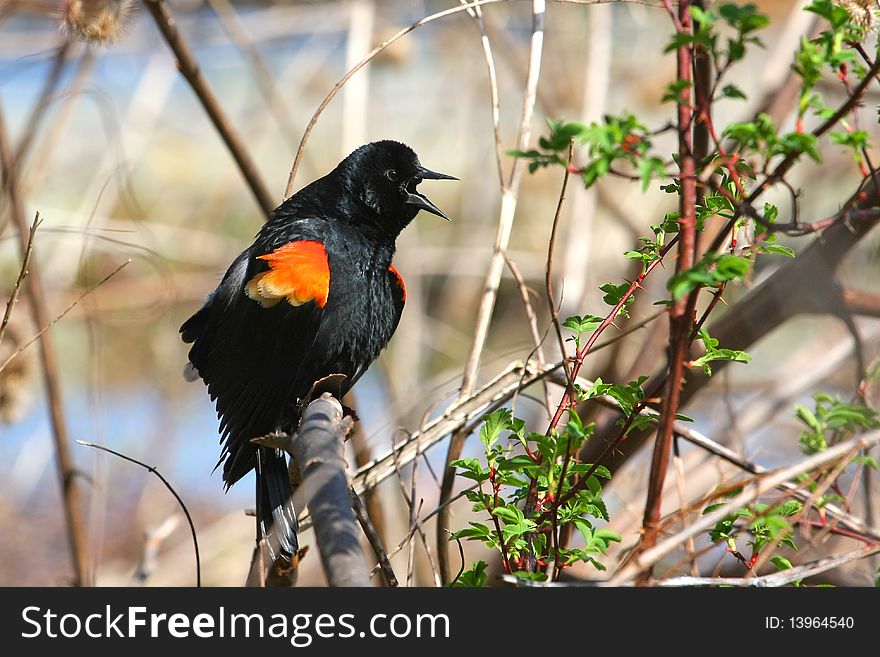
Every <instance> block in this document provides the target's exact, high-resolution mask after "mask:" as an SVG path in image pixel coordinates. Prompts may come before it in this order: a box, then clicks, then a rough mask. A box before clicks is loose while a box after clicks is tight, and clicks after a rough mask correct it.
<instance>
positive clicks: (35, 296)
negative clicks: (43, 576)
mask: <svg viewBox="0 0 880 657" xmlns="http://www.w3.org/2000/svg"><path fill="white" fill-rule="evenodd" d="M0 165H2V169H3V176H2V178H3V187H4V188H5V189H6V192H7V193H8V196H9V204H10V208H11V210H12V212H11V214H12V221H13V223H14V224H15V226H16V227H17V228H18V237H19V243H20V246H21V254H22V259H24V253H25V251H27V248H28V226H27V222H26V221H25V218H24V203H23V201H22V199H21V197H20V187H19V180H18V169H17V167H16V164H15V158H14V155H13V153H12V146H11V144H10V141H9V134H8V132H7V130H6V119H5V117H4V113H3V104H2V100H0ZM29 269H30V281H29V283H28V286H27V293H28V297H29V298H30V304H29V309H30V312H31V317H32V319H33V321H34V324H36V325H37V326H44V325H45V324H47V323H48V321H49V312H48V310H47V307H48V304H47V302H46V294H45V291H44V288H43V282H42V277H41V276H40V269H39V266H38V264H37V262H36V261H33V262H31V263H30V265H29ZM40 361H41V365H42V369H43V380H44V381H45V384H46V386H45V388H46V397H47V402H48V406H49V417H50V420H51V423H52V438H53V440H54V442H55V457H56V463H57V465H58V478H59V483H60V486H61V498H62V500H63V501H64V502H63V507H64V513H65V519H66V521H67V538H68V543H69V547H70V552H71V555H70V556H71V560H72V562H73V572H74V578H73V583H74V585H76V586H86V585H88V584H89V565H88V558H87V556H86V533H85V523H84V521H83V515H82V507H81V505H80V497H79V486H78V483H77V480H76V477H75V471H74V467H73V461H72V459H71V457H70V445H69V438H68V435H67V423H66V421H65V418H64V404H63V402H62V399H61V383H60V380H61V379H60V373H59V368H58V358H57V355H56V353H55V349H54V346H53V344H52V341H51V340H49V339H46V338H43V339H41V340H40Z"/></svg>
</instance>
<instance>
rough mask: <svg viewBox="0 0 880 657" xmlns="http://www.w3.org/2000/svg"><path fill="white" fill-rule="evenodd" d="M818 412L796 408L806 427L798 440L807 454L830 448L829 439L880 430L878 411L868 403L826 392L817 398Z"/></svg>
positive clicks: (814, 397)
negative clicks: (855, 401)
mask: <svg viewBox="0 0 880 657" xmlns="http://www.w3.org/2000/svg"><path fill="white" fill-rule="evenodd" d="M813 400H814V401H815V402H816V406H815V410H810V409H808V408H807V407H806V406H801V405H798V406H795V413H796V415H797V419H798V420H800V421H801V423H803V424H804V425H805V428H804V429H803V430H802V431H801V433H800V436H799V438H798V442H799V443H800V447H801V451H802V452H803V453H804V454H807V455H810V454H816V453H817V452H823V451H825V450H826V449H828V444H829V438H830V437H831V436H832V435H833V436H834V437H835V438H836V439H837V440H842V439H845V438H846V437H848V436H851V435H853V434H855V433H857V432H859V431H864V430H866V429H876V428H878V427H880V418H878V415H877V411H876V410H874V409H873V408H869V407H867V406H865V405H864V404H859V403H847V402H844V401H841V400H840V399H838V398H837V397H832V396H831V395H828V394H826V393H824V392H820V393H816V394H815V395H813Z"/></svg>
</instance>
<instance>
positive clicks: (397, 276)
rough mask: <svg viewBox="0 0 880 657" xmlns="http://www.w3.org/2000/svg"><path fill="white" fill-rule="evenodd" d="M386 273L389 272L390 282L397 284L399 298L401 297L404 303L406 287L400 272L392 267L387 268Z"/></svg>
mask: <svg viewBox="0 0 880 657" xmlns="http://www.w3.org/2000/svg"><path fill="white" fill-rule="evenodd" d="M388 271H389V272H391V278H392V280H394V281H395V282H396V283H397V287H399V288H400V293H401V296H402V297H403V300H404V301H406V285H404V284H403V277H402V276H401V275H400V272H398V271H397V270H396V269H395V268H394V265H391V266H390V267H388Z"/></svg>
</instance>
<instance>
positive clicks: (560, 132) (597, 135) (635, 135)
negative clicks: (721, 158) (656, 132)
mask: <svg viewBox="0 0 880 657" xmlns="http://www.w3.org/2000/svg"><path fill="white" fill-rule="evenodd" d="M547 124H548V125H549V126H550V135H549V136H548V137H541V138H540V139H539V140H538V146H540V149H541V150H528V151H519V150H515V151H509V152H508V155H511V156H513V157H518V158H524V159H526V160H529V165H528V166H529V172H530V173H534V172H535V171H536V170H537V169H538V168H540V167H546V166H549V165H551V164H561V165H563V166H565V165H566V164H567V162H566V160H565V159H563V156H562V153H563V151H565V150H567V149H568V146H569V144H570V143H571V142H572V140H574V141H575V142H576V143H578V144H585V145H586V146H587V150H588V153H589V157H590V160H589V162H588V163H587V164H586V165H585V166H584V167H583V168H582V169H579V170H578V172H579V173H580V176H581V179H582V180H583V182H584V185H585V186H586V187H590V186H591V185H592V184H593V183H595V182H596V181H597V180H598V179H599V178H601V177H603V176H605V175H606V174H608V173H609V172H610V171H611V170H612V166H613V165H614V164H615V163H616V162H618V161H621V162H625V163H628V164H629V165H631V166H632V167H634V168H635V169H636V170H638V172H639V178H640V180H641V182H642V189H643V190H645V189H647V188H648V185H649V184H650V182H651V180H652V178H653V177H655V176H661V177H665V176H666V172H665V169H664V166H663V160H661V159H660V158H658V157H655V156H652V155H650V154H649V151H650V149H651V140H650V133H649V132H648V129H647V128H646V127H645V126H644V125H642V124H641V123H640V122H639V121H638V120H637V119H636V118H635V116H633V115H632V114H630V113H628V112H624V113H622V114H620V115H618V116H612V115H606V116H605V117H603V119H602V122H601V123H591V124H590V125H584V124H582V123H570V122H565V121H553V120H550V119H548V120H547Z"/></svg>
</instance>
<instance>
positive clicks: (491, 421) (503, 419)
mask: <svg viewBox="0 0 880 657" xmlns="http://www.w3.org/2000/svg"><path fill="white" fill-rule="evenodd" d="M512 426H513V414H512V413H511V411H510V409H509V408H499V409H498V410H497V411H493V412H492V413H489V414H488V415H485V416H483V426H482V427H481V428H480V441H481V442H482V443H483V444H484V445H485V446H486V447H491V446H492V445H494V444H495V443H496V442H497V441H498V439H499V438H500V437H501V432H502V431H504V430H505V429H510V428H512Z"/></svg>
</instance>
